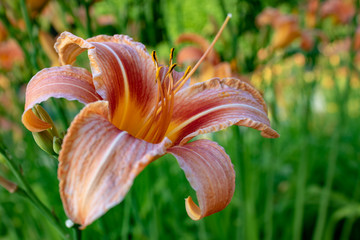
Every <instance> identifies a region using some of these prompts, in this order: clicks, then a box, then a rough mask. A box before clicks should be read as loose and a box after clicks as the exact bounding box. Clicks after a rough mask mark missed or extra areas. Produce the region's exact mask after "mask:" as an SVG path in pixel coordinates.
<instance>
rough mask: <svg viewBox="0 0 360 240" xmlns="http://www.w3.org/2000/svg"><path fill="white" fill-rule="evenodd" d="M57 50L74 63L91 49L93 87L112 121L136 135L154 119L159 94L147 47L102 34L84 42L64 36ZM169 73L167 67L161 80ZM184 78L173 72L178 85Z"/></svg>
mask: <svg viewBox="0 0 360 240" xmlns="http://www.w3.org/2000/svg"><path fill="white" fill-rule="evenodd" d="M56 48H57V50H58V52H59V55H60V61H61V62H62V63H63V64H64V63H65V64H67V63H70V64H71V63H73V62H74V61H75V59H76V56H77V55H78V54H80V53H81V52H82V51H84V50H85V49H88V55H89V59H90V66H91V70H92V74H93V81H94V85H95V88H96V91H97V93H98V94H99V95H100V96H101V97H102V98H103V99H105V100H108V102H109V110H110V112H109V114H110V121H111V122H112V123H113V124H114V125H115V126H116V127H118V128H119V129H123V130H125V131H127V132H129V133H130V134H132V135H134V136H135V135H136V134H137V133H138V131H139V130H140V129H141V126H142V125H143V124H144V123H145V122H146V121H147V120H148V117H150V116H151V111H152V109H153V108H154V106H155V105H156V103H155V102H156V100H157V92H158V86H157V84H156V81H155V78H156V67H155V65H154V62H153V60H152V57H151V56H150V55H149V54H148V53H147V51H146V48H145V46H144V45H143V44H141V43H139V42H135V41H133V40H132V38H130V37H128V36H126V35H114V36H106V35H99V36H96V37H93V38H90V39H87V40H83V39H82V38H79V37H76V36H75V35H73V34H71V33H63V34H62V35H61V36H60V38H59V40H58V42H57V44H56ZM166 71H167V68H164V69H163V70H162V72H161V74H160V77H164V76H165V73H166ZM182 75H183V74H182V73H176V72H174V74H173V76H174V80H175V82H176V81H177V80H178V79H180V78H181V76H182ZM167 79H168V78H167ZM167 79H165V80H164V82H167V81H168V80H167Z"/></svg>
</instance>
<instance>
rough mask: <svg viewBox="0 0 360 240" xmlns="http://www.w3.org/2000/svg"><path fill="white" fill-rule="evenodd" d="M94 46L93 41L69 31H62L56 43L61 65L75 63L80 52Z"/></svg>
mask: <svg viewBox="0 0 360 240" xmlns="http://www.w3.org/2000/svg"><path fill="white" fill-rule="evenodd" d="M93 47H94V46H93V45H91V43H89V42H87V41H85V40H84V39H82V38H81V37H78V36H75V35H74V34H72V33H69V32H63V33H61V34H60V36H59V38H58V39H57V41H56V43H55V50H56V51H57V52H58V54H59V61H60V64H61V65H66V64H73V63H74V62H75V60H76V57H77V56H78V55H79V54H80V53H82V52H84V51H86V50H87V49H90V48H93Z"/></svg>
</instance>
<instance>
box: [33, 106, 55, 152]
mask: <svg viewBox="0 0 360 240" xmlns="http://www.w3.org/2000/svg"><path fill="white" fill-rule="evenodd" d="M32 111H33V112H34V114H35V115H36V116H37V117H38V118H40V119H41V120H43V121H45V122H47V123H50V124H51V126H52V127H51V128H49V129H47V130H44V131H42V132H33V133H32V134H33V137H34V140H35V142H36V144H37V145H38V146H39V147H40V148H41V149H42V150H44V151H45V152H47V153H49V154H50V155H56V154H58V153H59V151H60V149H61V142H62V140H61V139H60V137H59V134H58V131H57V129H56V127H55V125H54V122H53V120H52V119H51V117H50V116H49V114H48V113H47V112H46V110H45V109H44V108H43V107H41V106H40V105H35V106H34V107H33V108H32ZM55 138H56V139H57V140H55ZM55 142H56V146H55V145H54V144H55Z"/></svg>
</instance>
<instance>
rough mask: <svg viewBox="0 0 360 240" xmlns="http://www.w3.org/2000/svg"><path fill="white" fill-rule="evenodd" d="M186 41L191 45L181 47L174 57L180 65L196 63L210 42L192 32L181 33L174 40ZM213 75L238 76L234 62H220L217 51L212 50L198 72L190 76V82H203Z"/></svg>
mask: <svg viewBox="0 0 360 240" xmlns="http://www.w3.org/2000/svg"><path fill="white" fill-rule="evenodd" d="M186 42H188V43H191V44H192V45H190V46H186V47H183V48H182V49H181V50H180V51H179V53H178V54H177V57H176V60H177V62H178V63H179V64H181V65H192V64H194V63H196V62H197V61H199V59H200V58H201V57H202V56H203V55H204V53H205V51H206V49H208V48H209V46H210V43H209V42H208V41H207V40H206V39H205V38H203V37H201V36H199V35H197V34H194V33H185V34H181V35H180V36H179V37H178V39H177V40H176V44H181V43H186ZM214 77H219V78H226V77H239V75H238V74H237V73H236V62H233V64H231V63H228V62H220V57H219V55H218V53H217V52H215V50H212V51H211V52H210V53H209V55H208V56H207V57H206V58H205V60H204V62H203V63H202V66H201V67H200V69H199V74H198V75H197V76H193V77H192V78H191V84H193V83H196V82H203V81H205V80H208V79H210V78H214Z"/></svg>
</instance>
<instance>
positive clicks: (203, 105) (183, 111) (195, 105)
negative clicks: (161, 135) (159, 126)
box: [165, 78, 279, 144]
mask: <svg viewBox="0 0 360 240" xmlns="http://www.w3.org/2000/svg"><path fill="white" fill-rule="evenodd" d="M234 124H236V125H240V126H246V127H251V128H254V129H257V130H260V131H261V134H262V136H264V137H269V138H275V137H278V136H279V135H278V133H277V132H276V131H274V130H273V129H272V128H271V127H270V122H269V119H268V116H267V108H266V104H265V102H264V99H263V98H262V96H261V94H260V93H259V92H258V91H257V90H256V89H255V88H253V87H252V86H251V85H250V84H248V83H246V82H244V81H241V80H239V79H236V78H225V79H222V80H220V79H218V78H214V79H211V80H208V81H206V82H202V83H198V84H195V85H192V86H190V87H188V88H186V89H183V90H181V91H179V92H178V93H177V94H176V95H175V103H174V112H173V116H172V120H171V123H170V126H169V129H168V131H167V133H166V135H165V136H167V137H168V138H169V139H170V140H171V141H172V142H174V143H175V144H177V143H180V144H184V143H186V142H187V141H189V140H190V139H191V138H193V137H195V136H196V135H199V134H203V133H208V132H213V131H219V130H221V129H224V128H226V127H228V126H231V125H234Z"/></svg>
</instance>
